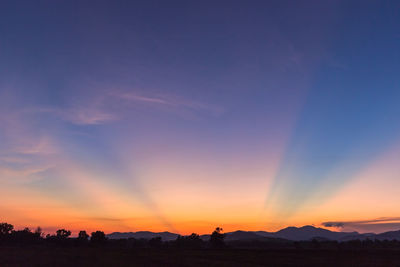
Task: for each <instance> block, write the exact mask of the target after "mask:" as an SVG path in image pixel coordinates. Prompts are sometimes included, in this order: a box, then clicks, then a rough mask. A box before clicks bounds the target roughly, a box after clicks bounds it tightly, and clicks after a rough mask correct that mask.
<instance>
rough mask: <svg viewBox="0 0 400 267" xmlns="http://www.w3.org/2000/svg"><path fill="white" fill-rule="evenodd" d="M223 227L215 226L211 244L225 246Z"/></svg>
mask: <svg viewBox="0 0 400 267" xmlns="http://www.w3.org/2000/svg"><path fill="white" fill-rule="evenodd" d="M222 232H223V229H222V228H221V227H217V228H215V230H214V232H212V234H211V237H210V244H211V246H213V247H223V246H225V243H224V238H225V234H223V233H222Z"/></svg>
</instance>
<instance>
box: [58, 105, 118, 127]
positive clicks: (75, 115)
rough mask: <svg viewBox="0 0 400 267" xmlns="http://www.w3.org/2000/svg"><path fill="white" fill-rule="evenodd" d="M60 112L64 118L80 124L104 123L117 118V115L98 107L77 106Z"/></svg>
mask: <svg viewBox="0 0 400 267" xmlns="http://www.w3.org/2000/svg"><path fill="white" fill-rule="evenodd" d="M59 114H60V116H61V117H62V118H63V119H65V120H67V121H70V122H72V123H74V124H78V125H96V124H104V123H107V122H111V121H114V120H116V119H117V116H116V115H114V114H111V113H109V112H107V111H105V110H101V109H98V108H75V109H69V110H66V111H60V112H59Z"/></svg>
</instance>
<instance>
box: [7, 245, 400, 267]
mask: <svg viewBox="0 0 400 267" xmlns="http://www.w3.org/2000/svg"><path fill="white" fill-rule="evenodd" d="M0 266H207V267H211V266H400V251H398V250H295V249H289V250H255V249H254V250H244V249H221V250H211V249H197V250H176V249H116V248H93V247H85V248H78V247H65V248H62V247H57V248H55V247H0Z"/></svg>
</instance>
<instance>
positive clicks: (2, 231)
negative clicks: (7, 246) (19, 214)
mask: <svg viewBox="0 0 400 267" xmlns="http://www.w3.org/2000/svg"><path fill="white" fill-rule="evenodd" d="M12 230H14V226H13V225H12V224H9V223H0V235H9V234H11V231H12Z"/></svg>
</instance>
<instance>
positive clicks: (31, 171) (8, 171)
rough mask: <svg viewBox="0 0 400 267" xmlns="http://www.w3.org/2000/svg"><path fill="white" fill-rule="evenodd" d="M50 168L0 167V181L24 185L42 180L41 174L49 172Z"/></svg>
mask: <svg viewBox="0 0 400 267" xmlns="http://www.w3.org/2000/svg"><path fill="white" fill-rule="evenodd" d="M49 169H50V167H47V166H46V167H38V166H32V167H22V168H12V167H9V166H0V180H1V181H5V182H9V183H25V182H32V181H36V180H40V179H42V176H41V173H43V172H45V171H47V170H49Z"/></svg>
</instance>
